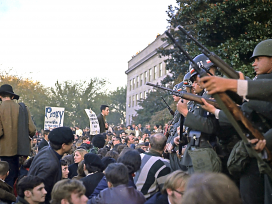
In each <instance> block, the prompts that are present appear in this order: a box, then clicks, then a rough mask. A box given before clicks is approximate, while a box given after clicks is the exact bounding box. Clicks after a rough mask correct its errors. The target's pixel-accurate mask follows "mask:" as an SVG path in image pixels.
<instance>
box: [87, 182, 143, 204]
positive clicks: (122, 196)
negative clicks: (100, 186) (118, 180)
mask: <svg viewBox="0 0 272 204" xmlns="http://www.w3.org/2000/svg"><path fill="white" fill-rule="evenodd" d="M144 202H145V197H144V195H143V194H142V193H141V192H140V191H137V190H136V189H135V188H133V187H131V186H130V187H128V186H127V185H119V186H116V187H113V188H106V189H104V190H103V191H101V192H100V193H99V195H98V196H96V197H93V198H92V199H90V200H89V201H88V204H102V203H107V204H116V203H129V204H143V203H144Z"/></svg>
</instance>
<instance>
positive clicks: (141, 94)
mask: <svg viewBox="0 0 272 204" xmlns="http://www.w3.org/2000/svg"><path fill="white" fill-rule="evenodd" d="M142 99H143V93H142V92H141V93H140V100H142Z"/></svg>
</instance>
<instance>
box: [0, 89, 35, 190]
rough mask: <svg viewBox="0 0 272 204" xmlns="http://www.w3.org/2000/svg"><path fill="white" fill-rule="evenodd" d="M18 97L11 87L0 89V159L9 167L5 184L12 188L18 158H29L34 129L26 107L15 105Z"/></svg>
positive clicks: (17, 166)
mask: <svg viewBox="0 0 272 204" xmlns="http://www.w3.org/2000/svg"><path fill="white" fill-rule="evenodd" d="M13 99H16V100H18V99H19V96H18V95H17V94H15V93H14V92H13V89H12V86H10V85H8V84H4V85H2V86H1V87H0V100H2V104H1V105H0V159H1V160H2V161H6V162H8V163H9V166H10V174H9V176H8V177H7V178H6V182H7V183H8V184H9V185H10V186H13V184H14V182H15V180H16V178H17V177H18V173H19V156H29V154H30V140H29V136H31V137H32V136H34V134H35V131H36V127H35V125H34V123H33V121H32V119H31V114H30V111H29V109H28V107H27V106H25V104H23V103H16V102H15V100H13Z"/></svg>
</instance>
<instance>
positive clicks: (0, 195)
mask: <svg viewBox="0 0 272 204" xmlns="http://www.w3.org/2000/svg"><path fill="white" fill-rule="evenodd" d="M0 201H3V202H7V203H11V202H12V201H16V197H15V195H14V194H13V189H12V187H11V186H10V185H8V184H7V183H6V182H3V181H1V180H0Z"/></svg>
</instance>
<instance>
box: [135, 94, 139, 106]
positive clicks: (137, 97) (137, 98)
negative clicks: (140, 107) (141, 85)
mask: <svg viewBox="0 0 272 204" xmlns="http://www.w3.org/2000/svg"><path fill="white" fill-rule="evenodd" d="M138 100H139V95H138V94H136V101H135V106H137V102H138Z"/></svg>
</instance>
